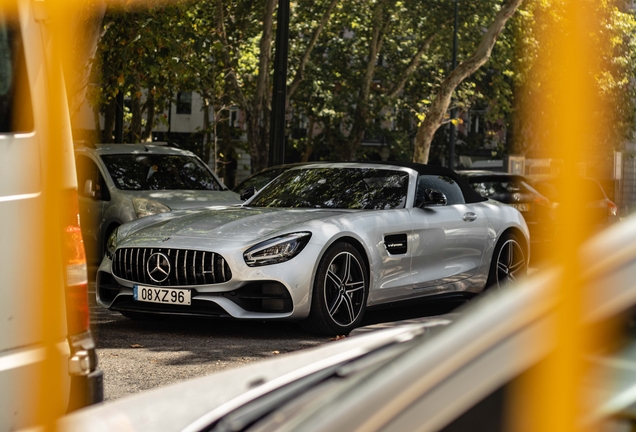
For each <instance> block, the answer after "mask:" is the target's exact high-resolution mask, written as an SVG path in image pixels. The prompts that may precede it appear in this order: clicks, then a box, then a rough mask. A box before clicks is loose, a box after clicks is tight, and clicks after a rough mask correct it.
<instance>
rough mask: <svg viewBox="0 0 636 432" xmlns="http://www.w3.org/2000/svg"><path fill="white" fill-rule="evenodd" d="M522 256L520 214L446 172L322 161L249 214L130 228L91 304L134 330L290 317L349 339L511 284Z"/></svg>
mask: <svg viewBox="0 0 636 432" xmlns="http://www.w3.org/2000/svg"><path fill="white" fill-rule="evenodd" d="M528 246H529V236H528V227H527V226H526V223H525V221H524V219H523V216H521V214H520V213H519V212H518V211H517V210H516V209H514V208H512V207H510V206H507V205H505V204H501V203H498V202H496V201H491V200H487V199H485V198H482V197H481V196H480V195H479V194H477V193H476V192H475V191H474V190H473V189H472V188H471V187H470V186H469V185H468V184H467V183H466V182H465V180H463V179H462V178H461V177H459V176H458V175H457V174H455V173H454V172H453V171H451V170H448V169H445V168H441V167H434V166H427V165H419V164H396V163H392V164H381V163H329V164H319V163H317V164H311V165H304V166H302V167H298V168H293V169H290V170H289V171H286V172H284V173H283V174H281V175H280V176H279V177H277V178H276V179H275V180H274V181H272V182H271V183H269V184H268V185H267V186H266V187H264V188H263V189H261V190H260V191H259V192H258V193H257V194H256V195H254V196H253V197H252V198H251V199H249V200H248V201H246V202H245V204H244V205H243V206H241V207H208V208H201V209H192V210H183V211H175V212H171V213H162V214H159V215H156V216H150V217H146V218H143V219H139V220H136V221H133V222H130V223H127V224H124V225H122V226H121V227H119V228H118V230H117V231H116V232H114V233H113V235H112V236H111V237H110V239H109V241H108V252H107V254H106V255H105V257H104V259H103V261H102V263H101V266H100V268H99V271H98V273H97V302H98V303H99V304H100V305H101V306H103V307H106V308H109V309H111V310H116V311H120V312H121V313H122V314H123V315H125V316H127V317H129V318H133V319H136V318H147V317H151V316H157V315H162V314H173V315H199V316H210V317H225V318H239V319H259V320H263V319H288V320H297V321H301V323H302V325H303V326H304V327H305V328H306V329H307V330H309V331H312V332H316V333H323V334H347V333H348V332H349V331H351V330H352V329H353V328H355V327H356V326H357V325H358V324H359V323H360V321H361V320H362V316H363V314H364V311H365V309H366V308H367V307H374V306H379V305H382V304H386V303H395V302H398V301H407V300H412V299H415V298H422V297H433V296H440V295H449V294H450V295H463V296H472V295H475V294H477V293H480V292H481V291H483V290H484V289H485V288H486V287H490V286H494V287H499V286H501V285H502V284H503V283H505V282H506V281H508V280H513V279H516V278H518V277H519V276H522V275H523V274H525V272H526V269H527V263H528V258H529V249H528Z"/></svg>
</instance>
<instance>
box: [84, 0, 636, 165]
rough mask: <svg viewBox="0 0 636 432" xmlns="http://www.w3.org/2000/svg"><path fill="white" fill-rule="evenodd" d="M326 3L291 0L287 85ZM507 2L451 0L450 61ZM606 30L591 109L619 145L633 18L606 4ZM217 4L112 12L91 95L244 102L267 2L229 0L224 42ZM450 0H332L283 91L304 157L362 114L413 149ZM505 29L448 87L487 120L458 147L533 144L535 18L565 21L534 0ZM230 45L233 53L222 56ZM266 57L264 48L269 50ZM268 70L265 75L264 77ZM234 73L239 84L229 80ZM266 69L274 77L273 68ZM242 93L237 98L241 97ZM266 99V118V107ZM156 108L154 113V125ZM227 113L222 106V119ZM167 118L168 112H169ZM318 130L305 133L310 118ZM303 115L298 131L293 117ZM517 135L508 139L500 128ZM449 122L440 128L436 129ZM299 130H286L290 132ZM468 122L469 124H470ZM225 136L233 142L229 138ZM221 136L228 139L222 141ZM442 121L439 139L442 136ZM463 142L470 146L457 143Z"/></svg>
mask: <svg viewBox="0 0 636 432" xmlns="http://www.w3.org/2000/svg"><path fill="white" fill-rule="evenodd" d="M329 3H330V1H329V0H315V1H307V0H298V1H295V2H292V4H291V7H292V8H291V24H290V49H289V55H290V57H289V68H288V83H291V82H292V81H293V79H294V77H295V73H296V71H297V70H298V66H299V64H300V61H301V58H302V57H303V55H304V54H305V51H306V49H307V45H308V42H309V39H310V37H311V35H312V33H313V32H314V30H315V29H316V28H317V26H318V25H319V22H320V20H321V17H322V15H323V13H324V11H325V10H326V8H327V5H328V4H329ZM501 3H502V0H480V1H468V0H459V23H460V25H459V29H458V42H459V50H458V62H461V61H462V60H464V59H466V58H467V57H468V56H470V55H471V54H472V53H473V52H474V50H475V48H476V46H477V45H478V44H479V42H480V41H481V39H482V37H483V34H484V29H485V28H487V27H488V25H489V24H490V22H491V21H492V19H493V17H494V15H495V13H496V12H497V10H499V7H500V5H501ZM601 3H602V5H603V7H604V8H605V10H606V12H607V13H606V21H605V22H604V23H603V26H604V29H605V30H604V31H608V32H610V33H611V40H612V47H611V50H609V51H608V52H607V53H606V58H604V59H603V60H604V62H605V64H606V65H607V66H606V71H605V72H604V73H602V74H600V75H599V76H598V77H596V79H597V82H598V86H599V92H600V94H601V95H602V97H603V98H605V100H608V101H612V103H613V104H615V105H616V106H617V107H618V109H617V110H616V111H613V112H606V113H600V112H599V115H609V116H612V118H611V119H610V120H611V122H612V124H614V125H616V127H615V128H614V129H613V130H611V131H608V133H607V135H606V136H605V137H601V138H602V139H603V140H609V141H611V142H612V143H614V144H616V145H618V144H620V143H622V142H623V141H624V139H625V137H627V136H629V135H630V134H631V133H632V132H633V129H634V124H635V122H636V119H635V118H634V100H635V98H634V96H636V95H635V94H634V91H635V89H634V79H633V78H634V76H635V75H636V70H635V68H636V40H635V38H634V33H635V31H636V21H635V20H634V16H633V15H632V14H630V13H626V12H624V11H621V10H620V9H618V8H617V7H615V6H613V4H612V3H611V2H610V1H609V0H602V2H601ZM218 4H219V2H217V1H214V0H203V1H197V2H185V1H177V2H175V3H171V4H164V3H157V4H154V6H151V7H149V8H147V9H145V10H139V9H132V8H130V9H123V10H122V9H117V10H110V11H108V13H107V15H106V18H105V20H104V29H105V33H104V36H103V37H102V39H101V41H100V44H99V55H98V62H97V63H96V65H95V66H96V67H95V68H94V69H95V71H99V72H100V73H101V76H102V80H101V83H102V85H101V86H100V87H99V89H98V90H97V91H93V92H91V95H92V96H91V97H92V99H93V101H94V103H97V104H99V105H100V106H102V107H105V106H106V105H107V104H108V103H109V101H111V100H112V99H113V98H114V97H115V96H116V94H117V92H118V91H122V92H124V93H125V94H127V95H132V94H133V93H134V92H139V91H140V89H144V90H143V94H144V98H145V97H146V96H145V95H147V94H148V93H149V92H152V94H153V95H154V98H155V105H156V109H157V111H158V112H162V111H163V110H164V109H165V108H166V107H167V105H168V103H169V102H170V101H171V99H172V97H173V95H174V94H175V93H176V92H177V91H196V92H199V93H201V94H202V95H204V97H206V98H207V99H208V100H210V103H211V104H212V105H214V106H216V107H217V108H218V109H219V110H220V111H219V112H222V110H221V108H222V107H225V108H227V107H229V106H233V105H239V106H241V108H242V109H244V110H245V109H247V107H248V106H249V102H250V101H252V99H253V98H254V97H255V93H256V91H257V82H258V78H259V76H258V74H259V70H258V65H259V58H260V56H261V53H260V41H261V36H262V31H263V10H264V5H265V2H264V0H223V2H222V5H223V9H224V10H223V20H222V22H223V24H224V29H225V33H226V36H227V40H226V41H225V42H224V41H223V40H222V39H221V36H220V34H219V28H218V24H219V17H220V15H219V14H220V12H221V11H219V10H217V5H218ZM376 6H380V7H382V26H381V41H382V44H381V48H380V51H379V55H378V58H377V59H376V62H375V67H374V70H373V77H372V78H373V80H372V81H373V82H372V84H371V86H370V91H369V96H368V100H366V101H364V103H366V117H363V118H361V117H359V116H357V115H356V108H357V107H358V105H359V104H360V103H362V102H361V100H360V95H361V89H362V88H363V86H364V81H365V71H366V68H367V63H368V61H369V58H368V57H369V46H370V44H371V42H372V32H373V23H374V21H373V11H374V9H375V8H376ZM453 6H454V3H453V1H450V0H347V1H344V0H343V1H341V2H339V3H338V4H337V6H336V7H335V9H334V10H333V12H332V15H331V17H330V19H329V21H328V23H327V25H326V27H325V28H324V29H323V31H322V32H321V34H320V37H319V38H318V41H317V43H316V45H315V47H314V48H313V51H312V52H311V55H310V57H309V61H308V63H307V65H306V67H305V69H304V74H303V77H304V79H303V81H302V82H301V84H300V86H299V87H298V90H297V91H296V92H295V93H294V94H293V96H292V97H291V99H290V100H289V105H288V107H289V110H288V113H289V118H290V121H289V127H290V129H292V130H290V131H288V132H289V135H290V136H291V138H290V140H289V145H288V154H289V155H292V154H293V155H294V157H295V158H300V157H302V155H305V156H307V155H309V154H310V153H311V158H313V159H334V158H338V157H340V155H341V149H342V148H344V147H345V146H347V145H349V144H350V143H349V139H350V137H349V132H350V131H351V130H353V129H354V127H355V126H356V122H363V125H362V126H363V127H364V129H365V131H366V138H365V140H367V141H368V140H369V139H371V138H372V139H375V140H377V141H380V142H382V143H383V145H384V146H388V152H389V154H390V155H391V157H392V158H396V159H407V160H408V159H410V158H411V155H412V149H413V137H414V134H415V130H416V128H417V126H418V124H419V123H420V122H421V121H422V119H423V118H424V117H425V116H426V114H427V110H428V108H429V106H430V102H431V100H433V99H434V98H435V95H436V92H437V90H438V88H439V84H440V83H441V81H442V80H443V79H444V78H445V77H446V76H447V75H448V74H449V73H450V68H451V53H452V43H453V21H452V17H453ZM522 8H523V9H521V10H519V11H518V13H517V14H515V15H514V16H513V18H512V19H511V20H510V21H509V23H508V25H507V26H506V28H505V30H504V31H503V33H502V34H501V35H500V36H499V38H498V40H497V43H496V46H495V48H494V50H493V52H492V56H491V58H490V60H489V62H488V63H487V64H486V65H485V66H484V67H483V68H482V69H480V70H479V71H478V72H477V73H475V74H474V75H473V76H472V77H471V78H470V79H468V80H466V81H464V82H463V83H462V84H461V85H460V86H459V88H458V89H457V90H456V92H455V99H454V106H456V107H457V108H458V109H459V111H460V113H461V114H460V115H467V114H468V112H469V110H479V111H480V112H484V113H485V114H484V118H483V122H484V123H485V125H486V129H485V130H484V131H482V132H481V133H480V134H472V135H471V134H468V133H462V131H464V128H463V126H462V125H461V124H460V125H459V127H460V140H461V142H463V143H465V145H466V148H468V149H470V148H472V149H475V148H479V147H483V146H484V144H485V143H491V144H492V143H494V145H495V148H496V150H495V151H496V152H498V153H502V152H509V151H513V152H522V153H523V152H526V151H530V150H532V149H534V148H536V146H540V143H541V139H538V135H540V132H537V129H536V127H534V126H533V122H534V121H535V120H536V119H537V118H538V117H537V116H540V115H541V113H536V112H534V113H532V115H529V113H527V112H521V111H520V110H519V108H518V107H519V106H520V105H522V104H524V102H526V101H527V100H532V99H533V98H536V95H537V93H538V92H545V91H549V89H547V88H546V87H545V85H544V79H543V77H541V75H540V74H539V73H538V72H537V70H536V68H534V65H535V64H536V62H537V60H538V49H539V47H538V42H537V39H536V36H535V35H534V34H533V33H532V28H533V27H532V24H533V23H534V22H535V21H536V20H537V19H538V17H539V16H541V17H544V16H548V18H549V19H548V20H547V21H545V24H544V25H558V22H559V20H561V19H562V17H561V15H560V13H559V9H558V7H557V6H556V5H555V4H554V1H552V0H540V1H539V0H535V1H531V0H528V1H527V2H526V3H525V4H524V5H523V6H522ZM431 35H434V39H433V41H432V43H431V44H430V46H429V48H428V50H426V52H425V53H424V54H423V55H422V57H421V60H420V63H419V65H418V66H417V68H415V70H414V71H412V73H410V74H409V75H408V77H407V78H406V81H405V83H404V85H403V88H402V90H401V91H399V92H398V93H397V94H396V95H391V90H392V88H393V86H394V85H396V84H398V82H399V78H400V77H401V76H402V75H403V74H404V72H405V70H406V69H407V67H408V65H409V63H410V62H411V61H412V59H413V58H414V56H415V55H416V53H417V52H418V49H419V48H420V47H421V46H422V44H423V43H424V41H425V40H426V38H427V37H430V36H431ZM224 43H226V44H227V45H226V48H227V50H228V52H229V61H228V63H227V64H226V63H225V62H224V56H223V49H224ZM268 55H269V53H268ZM271 72H272V71H270V72H269V73H270V74H271ZM232 74H233V75H235V76H236V78H237V82H238V87H239V89H240V92H241V93H242V95H243V96H244V98H245V99H246V100H247V102H248V105H245V101H242V100H241V97H240V96H241V95H239V94H238V93H239V92H238V91H237V89H236V88H233V87H232V86H231V85H230V81H231V80H230V79H229V77H230V75H232ZM269 78H271V77H269ZM242 103H243V105H242ZM267 108H268V107H265V109H264V110H263V111H262V112H263V117H264V121H266V122H267V121H269V118H267V117H266V116H268V115H269V111H268V109H267ZM161 120H162V119H161V117H158V118H157V119H156V120H155V121H161ZM219 120H223V116H221V117H220V118H219ZM164 121H165V119H164ZM310 121H311V123H312V124H313V125H314V126H315V127H314V128H313V130H309V131H307V135H303V133H302V132H303V131H302V130H303V129H305V130H306V129H307V127H306V126H307V123H309V122H310ZM301 123H302V124H303V125H304V126H305V127H299V126H298V125H300V124H301ZM505 128H508V129H509V130H513V131H514V133H513V134H510V135H511V136H512V137H514V141H513V142H508V145H509V148H506V147H505V145H504V144H505V138H506V137H505V136H504V135H503V133H502V131H503V130H504V129H505ZM442 129H443V128H442ZM292 132H293V133H292ZM464 132H465V131H464ZM228 140H229V138H228ZM228 142H229V141H228ZM445 142H446V137H445V136H444V131H443V130H440V131H439V133H438V135H437V136H436V138H435V140H434V148H433V153H432V155H433V154H435V152H437V153H439V154H440V155H441V151H438V150H435V146H436V145H437V146H438V147H439V148H441V147H442V146H443V145H445ZM461 145H464V144H461ZM376 150H377V148H368V147H364V146H363V147H361V148H359V149H358V154H357V157H359V158H366V157H372V156H373V153H374V152H375V151H376Z"/></svg>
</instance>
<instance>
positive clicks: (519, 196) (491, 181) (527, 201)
mask: <svg viewBox="0 0 636 432" xmlns="http://www.w3.org/2000/svg"><path fill="white" fill-rule="evenodd" d="M458 174H460V175H461V176H462V177H464V178H465V179H466V180H467V181H468V183H469V184H470V185H471V186H472V188H473V189H475V191H477V192H478V193H479V194H480V195H481V196H483V197H486V198H490V199H494V200H496V201H499V202H502V203H504V204H508V205H510V206H512V207H514V208H516V209H517V210H519V211H520V212H521V214H522V215H523V217H524V219H525V220H526V223H527V224H528V229H529V230H530V241H531V243H532V245H533V250H534V248H535V247H536V246H538V245H540V244H544V243H550V242H552V241H553V240H554V235H555V225H554V216H553V210H552V203H551V202H550V200H548V199H547V198H546V197H545V196H543V195H542V194H540V193H539V192H538V191H537V190H535V189H534V188H533V187H532V186H530V185H529V184H528V182H527V181H526V179H525V177H523V176H521V175H518V174H509V173H503V172H495V171H482V170H466V171H458Z"/></svg>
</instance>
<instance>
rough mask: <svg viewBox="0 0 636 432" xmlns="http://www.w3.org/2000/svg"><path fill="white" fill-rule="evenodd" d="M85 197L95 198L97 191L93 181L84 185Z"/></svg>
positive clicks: (87, 181)
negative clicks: (94, 188)
mask: <svg viewBox="0 0 636 432" xmlns="http://www.w3.org/2000/svg"><path fill="white" fill-rule="evenodd" d="M84 196H87V197H91V198H95V190H93V180H90V179H88V180H86V182H85V183H84Z"/></svg>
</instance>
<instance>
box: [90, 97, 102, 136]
mask: <svg viewBox="0 0 636 432" xmlns="http://www.w3.org/2000/svg"><path fill="white" fill-rule="evenodd" d="M92 108H93V123H94V125H95V139H96V140H98V142H102V141H103V139H104V137H103V135H102V125H101V121H100V119H99V106H97V104H95V105H92Z"/></svg>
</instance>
